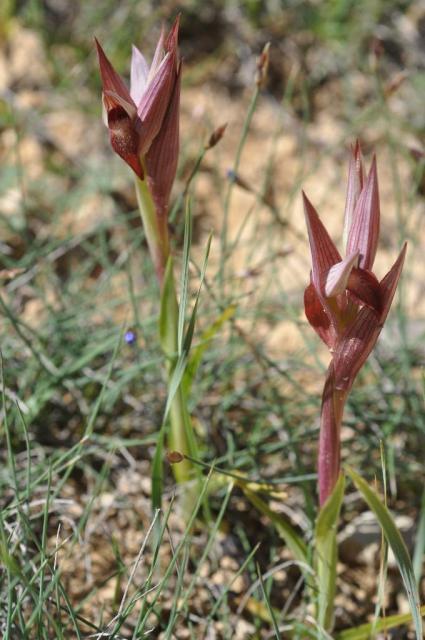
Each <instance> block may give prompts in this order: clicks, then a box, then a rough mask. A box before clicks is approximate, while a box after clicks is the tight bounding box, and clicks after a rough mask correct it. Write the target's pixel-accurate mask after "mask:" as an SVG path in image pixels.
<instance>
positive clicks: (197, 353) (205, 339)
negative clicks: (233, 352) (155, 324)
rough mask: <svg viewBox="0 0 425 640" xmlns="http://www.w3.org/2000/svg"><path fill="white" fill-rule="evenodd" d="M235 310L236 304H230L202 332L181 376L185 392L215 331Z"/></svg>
mask: <svg viewBox="0 0 425 640" xmlns="http://www.w3.org/2000/svg"><path fill="white" fill-rule="evenodd" d="M235 312H236V305H234V304H231V305H229V306H228V307H226V309H224V311H223V312H222V313H221V314H220V315H219V316H218V318H217V319H216V320H215V321H214V322H213V323H212V325H210V326H209V327H208V328H207V329H205V331H204V332H203V333H202V335H201V338H200V341H199V344H198V345H197V346H196V347H195V348H194V349H193V351H192V354H191V357H190V359H189V361H188V363H187V367H186V371H185V374H184V378H183V388H184V391H185V393H186V394H188V393H189V391H190V388H191V386H192V382H193V380H194V378H195V375H196V372H197V371H198V368H199V365H200V364H201V361H202V356H203V355H204V353H205V351H206V349H207V348H208V346H209V343H210V342H211V340H212V339H213V338H214V336H215V335H216V334H217V332H218V331H219V330H220V329H221V327H222V326H223V325H224V323H225V322H227V320H229V319H230V318H232V317H233V316H234V315H235Z"/></svg>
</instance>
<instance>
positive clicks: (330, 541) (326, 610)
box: [315, 474, 345, 631]
mask: <svg viewBox="0 0 425 640" xmlns="http://www.w3.org/2000/svg"><path fill="white" fill-rule="evenodd" d="M344 488H345V480H344V476H343V475H342V474H340V476H339V478H338V482H337V483H336V485H335V487H334V490H333V491H332V494H331V495H330V496H329V498H328V499H327V500H326V502H325V504H324V505H323V507H322V508H321V509H320V512H319V516H318V518H317V522H316V535H315V558H316V571H317V581H318V585H319V599H318V603H317V621H318V623H319V625H320V626H321V627H323V628H324V629H326V630H328V631H330V630H332V626H333V619H334V598H335V591H336V563H337V559H338V554H337V543H336V532H337V527H338V520H339V513H340V511H341V504H342V501H343V498H344Z"/></svg>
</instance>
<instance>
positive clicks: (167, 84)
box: [137, 53, 177, 155]
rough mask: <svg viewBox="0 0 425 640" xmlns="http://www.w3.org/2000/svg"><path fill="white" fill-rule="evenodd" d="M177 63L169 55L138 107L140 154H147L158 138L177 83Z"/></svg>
mask: <svg viewBox="0 0 425 640" xmlns="http://www.w3.org/2000/svg"><path fill="white" fill-rule="evenodd" d="M174 67H175V61H174V60H173V58H172V56H171V54H169V53H167V54H166V56H165V58H164V60H163V61H162V63H161V65H160V67H159V69H158V72H157V73H156V75H155V76H154V77H153V79H152V81H151V82H150V83H149V84H148V86H147V88H146V91H145V93H144V94H143V97H142V100H141V102H140V104H139V107H138V110H137V111H138V115H139V118H140V120H141V125H140V149H139V151H140V153H141V154H143V155H144V154H145V153H146V152H147V151H148V150H149V147H150V146H151V144H152V141H153V139H154V138H155V137H156V136H157V134H158V132H159V130H160V128H161V125H162V121H163V119H164V116H165V112H166V111H167V109H168V105H169V103H170V98H171V94H172V91H173V89H174V85H175V83H176V79H177V76H176V70H175V68H174Z"/></svg>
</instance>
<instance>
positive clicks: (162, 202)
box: [146, 64, 181, 216]
mask: <svg viewBox="0 0 425 640" xmlns="http://www.w3.org/2000/svg"><path fill="white" fill-rule="evenodd" d="M180 83H181V64H180V65H179V70H178V74H177V80H176V83H175V85H174V90H173V94H172V96H171V100H170V104H169V106H168V109H167V112H166V114H165V116H164V120H163V122H162V126H161V129H160V131H159V133H158V135H157V136H156V138H155V139H154V141H153V142H152V144H151V147H150V149H149V151H148V153H147V154H146V173H147V179H148V184H149V188H150V190H151V193H152V196H153V199H154V202H155V207H156V210H157V213H158V215H162V216H165V215H166V213H167V210H168V201H169V198H170V193H171V189H172V186H173V182H174V178H175V177H176V171H177V161H178V155H179V121H180Z"/></svg>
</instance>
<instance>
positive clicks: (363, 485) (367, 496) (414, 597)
mask: <svg viewBox="0 0 425 640" xmlns="http://www.w3.org/2000/svg"><path fill="white" fill-rule="evenodd" d="M346 471H347V474H348V475H349V476H350V478H351V480H352V481H353V483H354V485H355V486H356V488H357V489H358V490H359V491H360V493H361V494H362V496H363V498H364V500H365V501H366V503H367V504H368V506H369V508H370V509H371V510H372V511H373V513H374V514H375V516H376V518H377V520H378V522H379V524H380V525H381V527H382V530H383V532H384V535H385V537H386V539H387V541H388V544H389V545H390V547H391V549H392V552H393V554H394V557H395V559H396V562H397V565H398V568H399V571H400V574H401V577H402V580H403V583H404V587H405V589H406V594H407V599H408V601H409V605H410V610H411V612H412V619H413V623H414V627H415V632H416V638H417V640H422V637H423V636H422V619H421V613H420V604H419V602H420V601H419V594H418V589H417V586H416V580H415V573H414V571H413V566H412V562H411V560H410V556H409V552H408V550H407V548H406V545H405V543H404V540H403V538H402V536H401V534H400V532H399V530H398V529H397V526H396V524H395V522H394V519H393V517H392V515H391V513H390V512H389V511H388V509H387V507H386V506H385V505H384V504H383V503H382V501H381V499H380V498H379V496H378V495H377V494H376V492H375V491H374V490H373V489H371V487H370V486H369V485H368V483H367V482H366V481H365V480H363V478H362V477H361V476H359V475H358V474H357V473H356V472H355V471H354V470H353V469H351V468H350V467H346Z"/></svg>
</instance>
